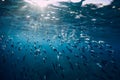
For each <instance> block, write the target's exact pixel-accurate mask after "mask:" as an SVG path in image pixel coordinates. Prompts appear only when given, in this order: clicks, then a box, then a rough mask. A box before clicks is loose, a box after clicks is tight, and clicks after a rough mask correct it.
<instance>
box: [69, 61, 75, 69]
mask: <svg viewBox="0 0 120 80" xmlns="http://www.w3.org/2000/svg"><path fill="white" fill-rule="evenodd" d="M69 65H70V68H71V69H72V70H74V68H73V64H72V63H71V62H70V61H69Z"/></svg>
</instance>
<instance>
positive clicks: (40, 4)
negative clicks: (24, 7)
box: [25, 0, 50, 8]
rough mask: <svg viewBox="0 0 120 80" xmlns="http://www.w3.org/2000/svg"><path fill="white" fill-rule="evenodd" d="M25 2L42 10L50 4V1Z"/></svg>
mask: <svg viewBox="0 0 120 80" xmlns="http://www.w3.org/2000/svg"><path fill="white" fill-rule="evenodd" d="M25 2H27V3H29V4H31V5H34V6H39V7H41V8H44V7H47V6H48V5H49V4H50V1H47V0H25Z"/></svg>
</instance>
